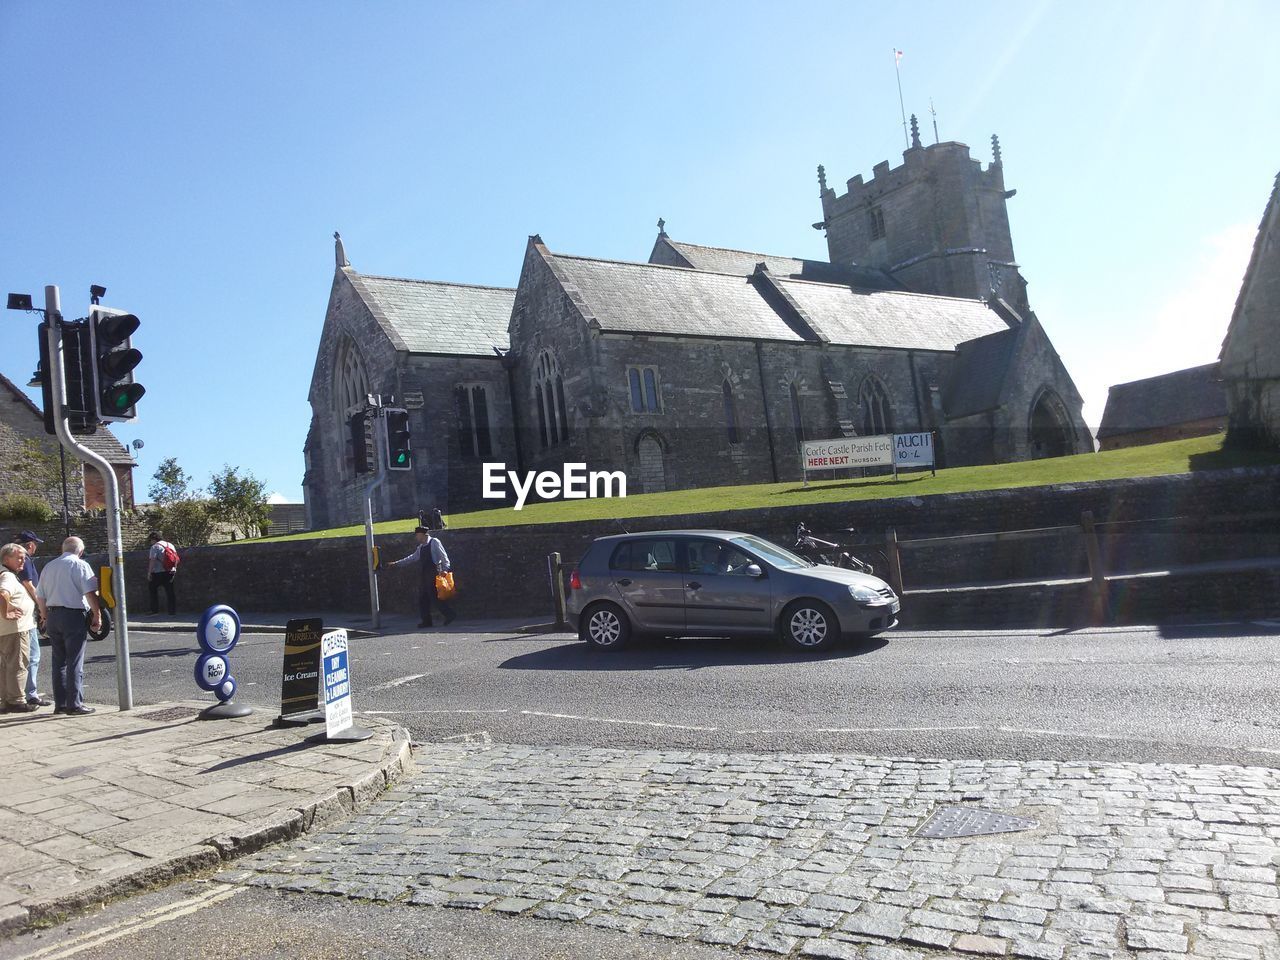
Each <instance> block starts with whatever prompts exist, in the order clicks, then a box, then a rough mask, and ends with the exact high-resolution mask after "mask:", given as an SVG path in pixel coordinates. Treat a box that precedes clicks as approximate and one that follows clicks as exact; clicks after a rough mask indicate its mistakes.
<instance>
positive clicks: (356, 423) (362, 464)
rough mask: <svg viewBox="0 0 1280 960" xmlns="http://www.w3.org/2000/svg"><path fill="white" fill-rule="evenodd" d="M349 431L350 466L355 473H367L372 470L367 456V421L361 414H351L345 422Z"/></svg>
mask: <svg viewBox="0 0 1280 960" xmlns="http://www.w3.org/2000/svg"><path fill="white" fill-rule="evenodd" d="M347 426H348V427H349V428H350V430H351V466H352V469H354V470H355V472H356V473H368V472H369V471H370V470H372V469H373V464H371V463H370V462H369V461H370V459H371V458H370V456H369V421H368V420H367V419H365V415H364V414H363V413H353V414H352V415H351V419H350V420H348V421H347Z"/></svg>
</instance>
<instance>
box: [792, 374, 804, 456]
mask: <svg viewBox="0 0 1280 960" xmlns="http://www.w3.org/2000/svg"><path fill="white" fill-rule="evenodd" d="M791 427H792V429H793V430H795V434H796V447H797V448H799V447H800V445H801V444H803V443H804V416H803V415H802V414H801V412H800V391H799V390H798V389H796V385H795V384H794V383H793V384H791Z"/></svg>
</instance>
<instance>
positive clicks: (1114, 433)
mask: <svg viewBox="0 0 1280 960" xmlns="http://www.w3.org/2000/svg"><path fill="white" fill-rule="evenodd" d="M1226 428H1227V394H1226V392H1225V391H1224V390H1223V388H1222V383H1221V381H1219V379H1218V365H1217V364H1216V363H1206V364H1204V365H1202V366H1199V367H1190V368H1188V369H1186V370H1175V371H1173V372H1172V373H1163V374H1161V375H1160V376H1158V377H1147V378H1146V379H1144V380H1134V381H1131V382H1130V383H1117V384H1115V385H1114V386H1112V387H1111V388H1110V389H1109V390H1108V391H1107V406H1106V408H1105V409H1104V410H1103V411H1102V423H1100V424H1099V425H1098V447H1099V449H1102V450H1118V449H1120V448H1121V447H1136V446H1140V445H1142V444H1146V443H1163V442H1165V441H1166V440H1181V439H1183V438H1184V437H1203V436H1206V435H1208V434H1211V433H1221V432H1222V431H1223V430H1225V429H1226Z"/></svg>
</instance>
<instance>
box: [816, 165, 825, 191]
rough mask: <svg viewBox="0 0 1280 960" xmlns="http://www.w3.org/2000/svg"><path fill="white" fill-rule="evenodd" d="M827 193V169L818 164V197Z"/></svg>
mask: <svg viewBox="0 0 1280 960" xmlns="http://www.w3.org/2000/svg"><path fill="white" fill-rule="evenodd" d="M826 192H827V168H826V167H824V166H823V165H822V164H818V195H819V196H821V195H822V194H824V193H826Z"/></svg>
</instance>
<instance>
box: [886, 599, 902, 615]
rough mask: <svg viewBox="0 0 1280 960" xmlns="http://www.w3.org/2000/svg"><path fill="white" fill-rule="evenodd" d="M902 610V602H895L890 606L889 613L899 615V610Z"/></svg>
mask: <svg viewBox="0 0 1280 960" xmlns="http://www.w3.org/2000/svg"><path fill="white" fill-rule="evenodd" d="M901 609H902V601H901V600H895V601H893V603H891V604H889V612H890V613H897V612H898V611H899V610H901Z"/></svg>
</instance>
